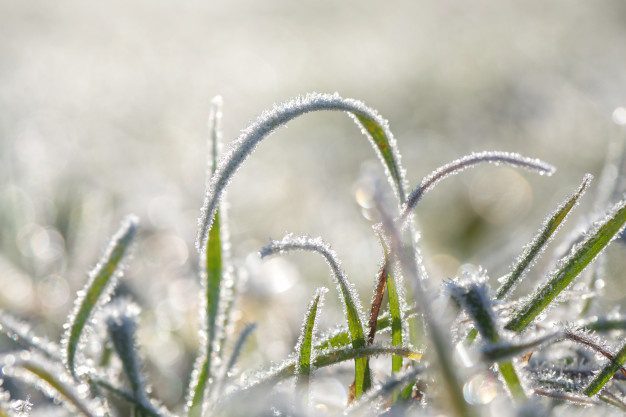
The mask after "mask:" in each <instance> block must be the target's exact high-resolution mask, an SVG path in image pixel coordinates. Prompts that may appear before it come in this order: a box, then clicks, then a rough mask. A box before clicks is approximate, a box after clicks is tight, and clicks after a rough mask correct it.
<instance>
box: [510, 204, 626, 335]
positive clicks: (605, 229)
mask: <svg viewBox="0 0 626 417" xmlns="http://www.w3.org/2000/svg"><path fill="white" fill-rule="evenodd" d="M625 223H626V201H620V202H619V203H617V204H616V205H615V206H614V207H613V208H612V209H611V210H610V211H609V213H608V214H607V215H606V217H605V220H604V221H602V222H601V223H599V224H598V225H596V226H594V227H593V228H592V230H590V231H589V232H588V233H587V235H586V236H587V237H586V239H585V240H584V241H583V242H582V243H581V244H579V245H577V246H576V247H574V248H573V250H572V252H571V253H570V255H568V256H567V257H566V258H565V259H562V260H561V261H559V263H558V266H557V269H556V270H555V271H554V272H553V273H552V274H551V276H550V278H549V279H548V281H547V282H546V283H545V284H543V285H542V286H540V287H539V288H538V289H537V290H536V291H535V293H534V294H533V295H532V296H531V297H530V299H529V300H528V301H527V302H526V303H525V304H524V305H523V306H522V307H521V309H520V310H518V311H517V312H516V313H515V314H514V315H513V317H512V318H511V319H510V320H509V322H508V323H507V324H506V326H505V328H506V329H508V330H512V331H515V332H521V331H523V330H524V329H526V327H528V326H529V325H530V324H531V323H532V322H533V320H534V319H535V318H536V317H537V316H538V315H539V314H541V312H543V311H544V310H545V309H546V308H547V307H548V306H549V305H550V303H552V301H553V300H554V299H555V298H556V297H557V295H559V294H560V293H561V291H563V290H564V289H565V288H567V286H569V284H571V282H572V281H573V280H574V279H575V278H576V277H577V276H578V275H579V274H580V273H581V272H582V271H583V270H584V269H585V267H587V265H589V264H590V263H591V262H592V261H593V260H594V259H595V258H596V256H598V254H600V253H601V252H602V250H603V249H604V248H605V247H606V246H607V245H608V244H609V243H611V241H612V240H613V239H614V238H615V237H616V236H618V235H619V233H620V231H621V230H623V229H624V224H625Z"/></svg>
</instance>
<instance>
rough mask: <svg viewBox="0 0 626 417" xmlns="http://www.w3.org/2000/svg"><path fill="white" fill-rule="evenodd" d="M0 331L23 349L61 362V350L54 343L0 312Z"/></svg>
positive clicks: (26, 325) (25, 324)
mask: <svg viewBox="0 0 626 417" xmlns="http://www.w3.org/2000/svg"><path fill="white" fill-rule="evenodd" d="M0 331H1V332H3V333H4V334H6V335H7V337H8V338H9V339H11V340H13V341H14V342H16V343H17V344H19V345H20V346H22V347H23V348H24V349H32V350H35V351H37V352H39V353H41V354H42V355H44V356H45V357H46V358H48V359H50V360H53V361H57V362H61V349H60V348H59V346H58V345H57V344H56V343H52V342H50V341H49V340H47V339H46V338H43V337H39V336H37V335H36V334H34V332H33V330H32V329H31V327H30V325H28V324H27V323H24V322H22V321H20V320H18V319H16V318H14V317H12V316H10V315H8V314H6V313H4V312H3V311H0Z"/></svg>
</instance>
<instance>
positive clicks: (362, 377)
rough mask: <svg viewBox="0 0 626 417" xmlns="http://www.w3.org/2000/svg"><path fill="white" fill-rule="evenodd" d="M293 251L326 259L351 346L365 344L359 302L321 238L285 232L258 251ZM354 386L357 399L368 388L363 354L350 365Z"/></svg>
mask: <svg viewBox="0 0 626 417" xmlns="http://www.w3.org/2000/svg"><path fill="white" fill-rule="evenodd" d="M293 250H304V251H312V252H316V253H318V254H320V255H322V256H323V257H324V259H326V262H327V263H328V265H329V266H330V269H331V270H332V275H333V278H334V280H335V283H336V284H337V291H338V294H339V299H340V300H341V303H342V304H343V307H344V315H345V317H346V321H347V323H348V330H349V332H350V340H351V343H352V347H353V348H354V349H360V348H363V347H365V346H366V340H365V331H364V329H363V320H362V317H363V314H362V313H361V304H360V303H359V301H358V296H357V293H356V291H355V290H354V287H353V285H352V284H351V283H350V282H349V281H348V277H346V275H345V273H344V272H343V271H342V270H341V267H340V265H339V261H338V260H337V256H336V254H335V252H334V251H333V250H332V249H331V248H330V246H328V245H327V244H326V243H325V242H324V241H322V240H321V239H319V238H318V239H312V238H310V237H307V236H300V237H295V236H293V235H287V236H285V237H284V238H283V239H282V240H280V241H273V242H271V243H270V244H269V245H267V246H265V247H263V248H262V249H261V251H260V254H261V257H266V256H269V255H273V254H276V253H282V252H287V251H293ZM354 368H355V370H354V382H355V385H354V388H355V397H356V398H359V397H360V396H361V395H362V394H363V392H365V391H367V390H368V389H369V388H370V387H371V376H370V370H369V364H368V361H367V358H366V357H359V358H357V359H356V360H355V366H354Z"/></svg>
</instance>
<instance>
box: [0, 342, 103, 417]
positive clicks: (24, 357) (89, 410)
mask: <svg viewBox="0 0 626 417" xmlns="http://www.w3.org/2000/svg"><path fill="white" fill-rule="evenodd" d="M9 357H10V359H9ZM4 362H5V367H4V370H5V371H6V372H7V373H8V375H9V376H13V377H16V378H18V379H20V380H22V381H24V382H25V383H26V384H28V385H31V386H33V387H34V388H36V389H37V390H39V391H41V392H42V393H43V394H45V395H46V396H47V397H49V398H51V399H53V400H54V401H57V402H58V403H61V404H63V405H64V406H65V407H66V408H68V409H69V410H71V411H74V412H76V413H77V414H79V415H81V416H85V417H101V416H102V415H103V414H104V411H105V410H106V408H105V405H104V404H103V403H102V402H101V401H99V400H98V399H95V398H89V397H87V396H86V395H85V392H88V388H87V387H86V385H85V383H82V382H81V383H76V381H75V380H74V379H73V377H72V376H71V375H69V374H68V373H66V372H65V371H64V370H63V368H61V367H60V366H58V365H56V364H55V363H53V362H50V361H49V360H47V359H45V358H44V357H40V356H39V355H37V354H33V353H32V352H21V353H19V354H17V355H16V356H13V355H5V360H4Z"/></svg>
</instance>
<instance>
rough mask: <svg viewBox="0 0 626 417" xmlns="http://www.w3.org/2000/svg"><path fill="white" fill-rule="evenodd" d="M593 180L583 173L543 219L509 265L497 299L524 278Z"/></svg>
mask: <svg viewBox="0 0 626 417" xmlns="http://www.w3.org/2000/svg"><path fill="white" fill-rule="evenodd" d="M592 180H593V175H591V174H585V176H584V177H583V180H582V182H581V184H580V186H579V187H578V189H577V190H576V191H575V192H574V194H572V195H571V196H570V197H569V198H568V199H567V200H565V201H564V202H563V203H561V205H559V207H558V208H557V209H556V211H555V212H554V213H553V214H552V215H551V216H550V217H549V218H548V219H546V220H545V221H544V223H543V225H542V226H541V229H540V230H539V233H537V235H535V237H534V238H533V240H532V241H531V242H530V243H529V244H528V245H527V246H526V247H525V249H524V251H523V253H522V254H521V255H520V256H519V257H518V258H517V260H516V261H515V263H514V264H513V265H512V267H511V272H510V273H509V274H508V275H507V276H506V279H505V281H504V282H503V283H502V285H500V287H499V288H498V291H497V292H496V298H497V299H498V300H504V299H505V298H506V297H507V295H508V294H509V293H510V292H511V290H512V289H513V288H514V287H515V286H516V285H517V284H519V282H520V281H521V280H522V279H523V278H524V275H525V274H526V272H527V271H528V269H529V268H530V267H531V266H532V265H533V264H534V263H535V261H536V259H537V258H538V257H539V256H540V255H541V253H542V252H543V251H544V249H545V247H546V246H547V245H548V243H550V241H551V240H552V239H553V237H554V235H555V234H556V232H557V231H558V230H559V228H560V226H561V224H563V222H564V221H565V220H566V219H567V216H568V215H569V213H570V212H571V210H572V209H573V208H574V207H576V206H577V205H578V202H579V200H580V198H581V197H582V196H583V194H585V191H587V189H588V188H589V184H591V181H592Z"/></svg>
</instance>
